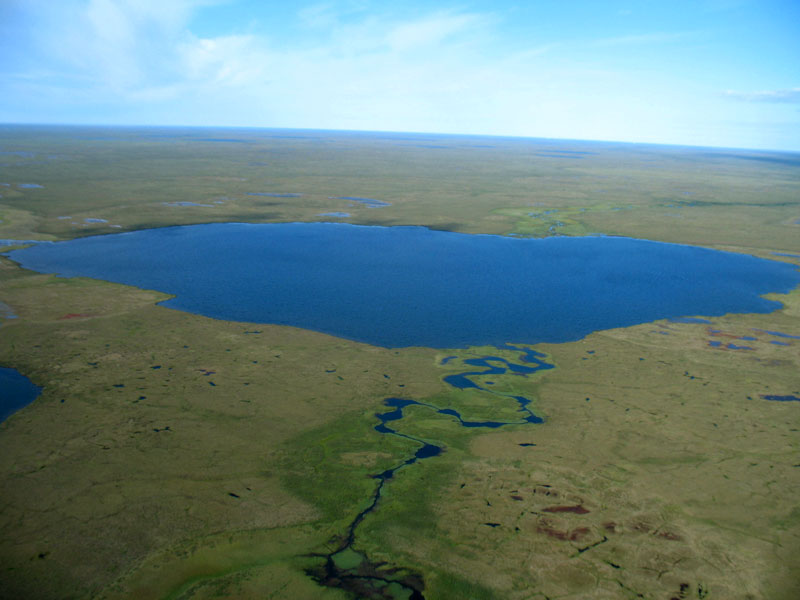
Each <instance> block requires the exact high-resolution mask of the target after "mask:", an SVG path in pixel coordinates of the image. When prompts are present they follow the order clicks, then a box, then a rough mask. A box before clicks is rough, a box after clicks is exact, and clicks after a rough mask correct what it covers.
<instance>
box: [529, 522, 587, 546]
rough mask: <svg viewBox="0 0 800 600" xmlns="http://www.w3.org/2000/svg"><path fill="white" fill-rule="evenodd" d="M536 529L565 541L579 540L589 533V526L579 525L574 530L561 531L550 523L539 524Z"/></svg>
mask: <svg viewBox="0 0 800 600" xmlns="http://www.w3.org/2000/svg"><path fill="white" fill-rule="evenodd" d="M536 531H537V533H544V534H546V535H548V536H550V537H551V538H555V539H557V540H562V541H564V542H567V541H569V542H577V541H578V540H582V539H583V538H584V537H586V535H587V534H588V533H589V528H588V527H578V528H576V529H573V530H572V531H560V530H558V529H555V528H554V527H550V526H549V525H539V527H538V528H537V529H536Z"/></svg>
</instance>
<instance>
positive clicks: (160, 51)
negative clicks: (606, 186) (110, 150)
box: [0, 0, 800, 151]
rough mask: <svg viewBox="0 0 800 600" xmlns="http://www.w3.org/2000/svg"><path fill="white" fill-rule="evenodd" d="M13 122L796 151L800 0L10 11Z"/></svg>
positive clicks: (3, 33) (7, 78) (5, 82)
mask: <svg viewBox="0 0 800 600" xmlns="http://www.w3.org/2000/svg"><path fill="white" fill-rule="evenodd" d="M0 122H5V123H75V124H84V123H87V124H90V123H96V124H148V125H154V124H156V125H221V126H227V125H230V126H246V127H297V128H323V129H357V130H382V131H421V132H441V133H475V134H489V135H491V134H497V135H513V136H530V137H550V138H575V139H595V140H621V141H631V142H650V143H665V144H686V145H700V146H726V147H738V148H763V149H784V150H795V151H800V2H798V1H797V0H785V1H777V0H775V1H771V0H757V1H755V0H754V1H750V0H694V1H691V2H690V1H683V0H672V1H669V2H667V1H666V0H658V1H650V0H637V1H613V0H612V1H606V2H604V1H601V0H596V1H587V0H572V1H570V2H565V1H563V0H560V1H550V0H541V1H527V2H524V1H511V0H494V1H492V2H488V1H480V0H478V1H472V2H470V1H465V2H453V3H450V2H432V1H428V2H413V1H409V2H405V1H402V0H399V1H396V2H386V1H382V2H373V1H371V0H333V1H330V2H302V1H297V2H289V1H280V2H272V1H264V0H0Z"/></svg>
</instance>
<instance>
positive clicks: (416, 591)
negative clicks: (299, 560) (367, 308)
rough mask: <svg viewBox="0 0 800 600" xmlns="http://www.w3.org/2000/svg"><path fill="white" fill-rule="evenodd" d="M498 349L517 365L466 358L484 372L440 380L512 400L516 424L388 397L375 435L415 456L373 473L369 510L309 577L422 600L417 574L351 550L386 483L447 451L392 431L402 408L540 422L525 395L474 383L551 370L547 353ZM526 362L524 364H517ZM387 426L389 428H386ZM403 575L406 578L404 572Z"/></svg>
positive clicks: (358, 591)
mask: <svg viewBox="0 0 800 600" xmlns="http://www.w3.org/2000/svg"><path fill="white" fill-rule="evenodd" d="M497 348H498V349H500V350H510V351H513V352H518V353H519V358H518V360H519V362H518V363H515V362H511V361H509V360H507V359H505V358H502V357H499V356H491V355H489V356H482V357H480V358H468V359H465V360H463V363H464V364H465V365H469V366H470V367H480V368H482V370H470V371H465V372H463V373H458V374H453V375H448V376H446V377H445V378H444V381H445V382H446V383H448V384H450V385H451V386H453V387H455V388H457V389H477V390H481V391H483V392H487V393H490V394H493V395H495V396H498V397H501V398H506V399H508V398H510V399H513V400H515V401H516V402H517V404H518V405H519V408H518V412H519V413H521V414H520V418H519V419H518V420H516V421H471V420H466V419H465V418H464V417H463V416H462V415H461V413H459V412H458V411H456V410H454V409H452V408H440V407H438V406H436V405H434V404H430V403H427V402H418V401H417V400H410V399H406V398H386V399H385V400H384V401H383V403H384V404H385V405H386V406H387V407H388V408H390V409H391V410H389V411H387V412H383V413H376V415H375V416H376V417H377V419H378V421H379V422H378V424H377V425H376V426H375V431H377V432H379V433H381V434H384V435H394V436H397V437H401V438H404V439H407V440H411V441H413V442H415V443H417V444H419V447H418V448H417V450H416V452H415V453H414V455H413V456H411V457H409V458H407V459H406V460H404V461H403V462H401V463H399V464H398V465H396V466H394V467H392V468H391V469H387V470H385V471H383V472H381V473H377V474H375V475H372V478H373V479H375V480H377V485H376V486H375V491H374V492H373V493H372V496H371V498H370V502H369V504H368V505H367V507H366V508H365V509H364V510H362V511H361V512H360V513H358V514H357V515H356V516H355V518H354V519H353V521H352V522H351V523H350V525H349V526H348V528H347V532H346V533H345V535H344V536H343V537H342V540H341V542H340V543H339V545H338V546H337V547H336V549H335V550H333V551H332V552H330V553H328V554H325V555H319V556H321V557H322V558H324V561H325V562H324V565H322V566H320V567H318V568H312V569H309V570H308V574H309V575H310V576H311V577H313V578H314V579H315V580H316V581H317V582H318V583H319V584H321V585H324V586H328V587H336V588H340V589H343V590H346V591H348V592H350V593H352V594H354V595H355V596H356V597H358V598H367V599H377V598H393V599H399V598H403V599H408V600H424V598H425V596H424V595H423V593H422V592H423V590H424V587H425V586H424V581H423V579H422V576H421V575H419V574H414V573H409V572H408V571H407V570H405V569H400V568H392V567H389V568H387V567H386V565H385V563H377V562H372V561H370V559H369V558H368V557H367V556H366V555H365V554H364V553H363V552H360V551H358V550H356V549H355V548H354V545H355V542H356V533H357V529H358V526H359V525H360V524H361V523H362V522H363V521H364V519H365V518H366V517H367V515H369V514H370V513H372V512H374V511H375V510H377V508H378V507H379V505H380V500H381V497H382V494H383V491H384V489H385V487H386V484H387V483H388V482H389V481H390V480H391V479H392V478H393V477H394V474H395V473H396V472H397V471H399V470H400V469H404V468H407V467H409V466H411V465H413V464H415V463H417V462H419V461H421V460H425V459H428V458H434V457H436V456H439V455H440V454H441V453H442V452H444V451H445V448H443V447H442V446H437V445H434V444H430V443H428V442H427V441H425V440H423V439H421V438H418V437H414V436H412V435H408V434H405V433H402V432H400V431H398V430H397V429H395V428H394V427H396V426H397V425H396V424H399V422H400V421H402V420H403V418H404V417H405V409H406V408H407V407H409V406H419V407H423V408H426V409H428V410H432V411H434V412H435V413H437V414H440V415H445V416H447V417H451V418H452V417H454V418H455V421H456V422H457V423H458V424H459V425H460V426H462V427H469V428H485V429H496V428H498V427H503V426H506V425H526V424H535V423H541V422H542V419H541V417H538V416H536V415H535V414H534V413H533V411H531V409H530V408H529V405H530V403H531V400H530V399H529V398H525V397H524V396H515V395H512V394H504V393H502V392H496V391H494V390H493V389H491V388H489V387H486V386H490V385H494V382H493V381H482V383H478V382H477V381H476V380H475V378H481V379H482V378H483V377H485V376H487V375H493V376H497V377H503V376H508V375H509V374H510V375H516V376H520V377H528V376H529V375H532V374H534V373H537V372H539V371H544V370H547V369H552V368H553V367H554V365H552V364H550V363H548V362H545V360H544V359H545V357H546V355H545V354H542V353H541V352H536V351H535V350H532V349H531V348H525V347H517V346H512V345H509V344H504V345H502V346H497ZM456 358H457V357H455V356H448V357H447V358H445V359H443V360H442V361H441V363H440V364H442V365H444V364H447V363H449V362H450V361H452V360H454V359H456ZM521 363H525V364H521ZM389 424H392V426H390V425H389ZM404 573H405V574H404Z"/></svg>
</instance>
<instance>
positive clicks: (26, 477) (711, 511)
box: [0, 126, 800, 600]
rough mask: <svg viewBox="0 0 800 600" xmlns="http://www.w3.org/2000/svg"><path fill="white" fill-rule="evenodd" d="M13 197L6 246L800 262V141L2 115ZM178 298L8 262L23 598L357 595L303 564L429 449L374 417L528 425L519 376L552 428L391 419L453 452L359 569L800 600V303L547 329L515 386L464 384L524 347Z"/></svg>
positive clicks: (542, 594) (2, 461)
mask: <svg viewBox="0 0 800 600" xmlns="http://www.w3.org/2000/svg"><path fill="white" fill-rule="evenodd" d="M0 184H3V185H2V186H0V239H10V240H61V239H70V238H74V237H78V236H85V235H94V234H110V233H118V232H121V231H129V230H133V229H141V228H150V227H159V226H167V225H175V224H192V223H207V222H227V221H244V222H290V221H319V220H343V221H345V222H351V223H361V224H375V225H401V224H403V225H405V224H416V225H425V226H428V227H432V228H438V229H447V230H453V231H462V232H466V233H494V234H504V235H532V236H546V235H587V234H591V233H603V234H609V235H626V236H632V237H639V238H646V239H652V240H659V241H667V242H678V243H686V244H695V245H702V246H707V247H712V248H718V249H725V250H729V251H735V252H742V253H747V254H752V255H755V256H760V257H764V258H772V259H774V260H781V261H784V262H789V263H792V264H796V265H800V156H799V155H797V154H781V153H767V152H756V151H738V150H706V149H698V148H676V147H658V146H641V145H626V144H601V143H591V142H577V141H575V142H572V141H553V140H524V139H508V138H505V139H503V138H485V137H454V136H429V135H421V134H418V135H411V134H408V135H403V134H355V133H352V134H351V133H330V132H314V131H271V130H212V129H189V130H184V129H146V128H141V129H112V128H44V127H31V128H28V127H17V126H2V127H0ZM347 198H360V199H370V200H378V201H380V202H385V203H388V205H378V206H374V205H371V203H369V202H363V201H357V200H348V199H347ZM323 213H348V214H349V215H350V216H349V217H338V216H334V217H331V216H320V215H322V214H323ZM208 251H209V252H213V251H214V248H209V249H208ZM498 293H501V291H500V290H498ZM165 298H166V296H164V295H163V294H160V293H158V292H154V291H148V290H139V289H135V288H130V287H125V286H121V285H116V284H110V283H106V282H101V281H94V280H89V279H78V278H76V279H61V278H57V277H54V276H52V275H46V274H38V273H32V272H29V271H25V270H22V269H20V268H19V267H18V266H16V265H15V264H14V263H12V262H11V261H10V260H8V259H6V258H0V303H3V304H0V307H3V311H4V313H8V312H11V313H13V315H15V316H16V318H13V319H8V318H4V319H3V320H2V322H0V365H3V366H8V367H13V368H16V369H18V370H19V371H21V372H22V373H24V374H25V375H27V376H28V377H30V378H31V379H32V380H33V381H34V382H35V383H37V384H38V385H40V386H43V387H44V391H43V393H42V395H41V396H40V397H39V398H38V399H37V400H36V401H35V402H34V403H33V404H31V405H30V406H28V407H27V408H25V409H23V410H21V411H19V412H18V413H16V414H15V415H13V416H12V417H10V418H9V419H8V420H7V421H5V422H4V423H2V424H0V489H2V492H0V597H3V598H27V597H35V598H218V597H241V598H265V597H266V598H276V599H277V598H286V599H290V598H291V599H294V598H348V597H352V596H351V594H350V593H349V592H346V591H344V590H342V589H340V588H338V587H326V586H322V585H319V584H318V583H317V582H316V581H315V580H314V578H313V577H311V576H310V575H309V574H308V573H307V572H310V573H311V574H316V575H317V576H318V577H319V574H320V570H321V568H322V567H323V566H324V563H325V559H324V556H325V555H327V554H329V553H331V552H333V551H334V550H335V549H337V548H338V547H340V546H341V545H342V543H343V537H344V536H345V534H346V532H347V530H348V527H349V525H350V524H351V523H352V522H353V519H354V518H355V517H356V515H358V514H359V513H360V512H361V511H363V510H365V509H366V508H367V507H368V505H369V503H370V499H371V498H372V496H373V494H374V491H375V489H376V485H377V480H376V479H374V478H373V477H372V476H373V475H376V474H378V473H381V472H384V471H385V470H387V469H390V468H393V467H395V466H397V465H398V464H400V463H402V462H404V461H405V460H408V459H409V458H410V457H412V456H413V455H414V453H415V451H416V450H417V448H418V447H419V444H417V443H415V442H413V441H412V440H409V439H404V438H401V437H398V436H391V435H382V434H380V433H379V432H377V431H376V430H375V429H374V428H375V426H376V425H377V424H378V420H377V418H376V416H375V415H376V413H383V412H386V411H387V410H389V409H387V408H386V406H385V405H384V399H386V398H389V397H402V398H409V399H414V400H416V401H419V402H424V403H429V404H431V405H435V406H436V407H439V408H451V409H453V410H455V411H458V412H459V413H460V414H462V415H464V417H465V418H467V417H469V418H470V419H471V420H475V421H478V420H496V421H506V420H514V419H515V414H516V413H515V409H516V405H515V404H514V403H513V402H510V401H508V400H507V399H504V398H503V397H502V394H506V395H522V396H525V397H527V398H531V399H533V403H532V405H531V407H532V409H533V411H534V412H535V413H536V414H537V415H539V416H541V417H543V418H544V419H545V422H544V423H543V424H523V425H512V426H505V427H502V428H498V429H495V430H486V429H469V428H464V427H460V426H459V425H458V423H457V422H456V421H455V420H454V419H453V418H452V417H450V416H448V415H446V414H439V413H436V412H434V411H432V410H429V409H426V408H425V407H420V406H412V407H407V408H406V409H405V418H404V419H402V421H396V422H394V426H395V427H396V428H397V429H398V431H401V432H402V433H404V434H406V435H408V436H410V437H413V438H415V439H420V440H425V441H426V443H430V444H435V445H436V446H439V447H441V448H443V449H444V451H443V452H442V454H441V455H439V456H436V457H432V458H427V459H425V460H421V461H419V462H417V463H415V464H413V465H410V466H408V467H405V468H403V469H400V470H399V471H397V473H396V474H395V475H394V477H393V478H392V479H391V480H388V481H387V483H386V485H385V487H384V489H383V491H382V496H381V498H380V501H379V503H378V505H377V506H376V509H375V510H374V511H372V512H370V513H369V514H368V515H366V516H365V518H364V520H363V521H362V522H361V523H360V525H359V526H358V527H357V529H356V530H355V539H354V542H353V544H352V548H351V550H352V555H353V556H357V555H360V556H364V557H367V559H368V562H364V563H363V564H362V565H361V566H360V567H359V566H358V564H357V563H358V560H355V562H354V565H355V567H354V568H355V569H356V570H358V569H361V572H360V574H361V575H372V576H375V577H378V578H379V579H381V580H386V581H390V580H391V581H397V582H399V581H402V582H405V583H408V584H409V585H411V584H413V585H411V587H416V588H417V589H421V590H422V593H423V594H424V597H425V598H427V599H429V600H430V599H436V598H476V599H478V598H481V599H483V598H512V599H520V600H521V599H537V600H539V599H541V600H544V599H545V598H551V599H554V598H574V599H578V598H609V599H611V598H664V599H667V598H682V599H689V598H697V599H703V598H709V599H712V598H718V599H742V600H744V599H748V600H749V599H753V600H755V599H764V600H767V599H769V600H772V599H782V598H785V599H787V600H788V599H793V598H796V597H797V591H798V589H800V559H798V556H800V510H798V508H797V501H796V492H797V489H798V486H799V485H800V464H799V463H800V454H798V450H800V412H798V411H800V402H795V401H783V402H781V401H772V400H768V399H766V398H765V396H781V397H800V376H798V373H800V291H798V290H795V291H793V292H792V293H790V294H787V295H782V296H779V295H775V296H771V298H773V299H776V300H779V301H780V302H782V303H783V306H784V308H783V309H781V310H779V311H776V312H774V313H771V314H767V315H726V316H724V317H718V318H713V319H710V322H707V323H706V322H687V323H682V322H671V321H658V322H655V323H645V324H641V325H637V326H635V327H630V328H625V329H615V330H609V331H601V332H597V333H594V334H592V335H590V336H588V337H587V338H585V339H583V340H581V341H578V342H574V343H568V344H554V345H539V346H536V347H535V350H537V351H539V352H542V353H543V354H544V355H545V356H546V361H547V362H548V363H550V364H553V365H555V368H553V369H550V370H546V371H540V372H537V373H535V374H531V375H528V376H526V377H523V376H520V375H514V374H513V373H510V372H509V373H505V374H502V375H499V376H495V375H492V376H488V375H486V376H482V375H477V376H473V380H474V381H475V382H478V383H480V384H481V385H482V387H486V385H489V384H488V383H487V381H488V380H489V379H491V381H492V384H491V385H492V390H493V391H495V392H498V393H494V394H492V393H488V392H485V391H483V390H475V389H473V390H458V389H456V388H454V387H453V386H451V385H448V384H447V382H446V381H445V379H444V378H445V377H447V376H449V375H453V374H459V373H464V372H467V371H470V372H475V371H479V370H480V369H476V368H475V367H470V366H469V365H468V364H466V363H465V362H464V361H465V360H469V359H471V358H477V357H483V356H487V355H493V356H499V357H502V358H504V359H506V360H508V361H511V362H514V363H519V362H520V354H521V353H520V352H516V351H514V350H513V349H511V348H506V349H496V348H466V349H464V348H461V349H452V350H450V349H430V348H402V349H387V348H380V347H373V346H369V345H366V344H360V343H356V342H352V341H348V340H344V339H339V338H334V337H331V336H327V335H323V334H320V333H316V332H312V331H305V330H301V329H295V328H290V327H279V326H272V325H264V324H247V323H235V322H225V321H217V320H212V319H208V318H205V317H201V316H197V315H192V314H187V313H182V312H179V311H174V310H170V309H167V308H164V307H161V306H158V305H157V302H159V301H160V300H164V299H165ZM5 305H7V308H6V307H5ZM697 316H698V317H702V315H697ZM791 336H795V337H791ZM448 357H455V358H450V359H449V360H446V361H445V360H444V359H446V358H448ZM443 361H444V362H443ZM484 384H485V385H484ZM340 566H343V565H340ZM344 566H346V565H344ZM409 582H410V583H409ZM345 587H346V586H345ZM381 589H382V590H383V592H381V593H385V597H398V598H400V597H404V596H405V597H408V595H409V591H408V590H409V589H410V588H402V587H401V586H399V585H394V586H390V585H387V586H385V587H383V588H381ZM367 593H371V594H372V597H379V593H378V592H375V591H374V589H373V591H372V592H363V594H362V595H366V594H367Z"/></svg>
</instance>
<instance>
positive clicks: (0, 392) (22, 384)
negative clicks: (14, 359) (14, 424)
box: [0, 367, 42, 422]
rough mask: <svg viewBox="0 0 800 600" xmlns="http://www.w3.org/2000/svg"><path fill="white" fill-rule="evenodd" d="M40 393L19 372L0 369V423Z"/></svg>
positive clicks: (4, 368) (37, 388)
mask: <svg viewBox="0 0 800 600" xmlns="http://www.w3.org/2000/svg"><path fill="white" fill-rule="evenodd" d="M41 391H42V388H40V387H39V386H37V385H35V384H34V383H33V382H32V381H31V380H30V379H28V378H27V377H25V376H24V375H22V374H21V373H20V372H19V371H16V370H15V369H9V368H7V367H0V422H2V421H5V420H6V419H7V418H8V417H10V416H11V415H12V414H13V413H15V412H17V411H18V410H19V409H20V408H22V407H23V406H27V405H28V404H30V403H31V402H33V401H34V400H35V399H36V396H38V395H39V394H40V393H41Z"/></svg>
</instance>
